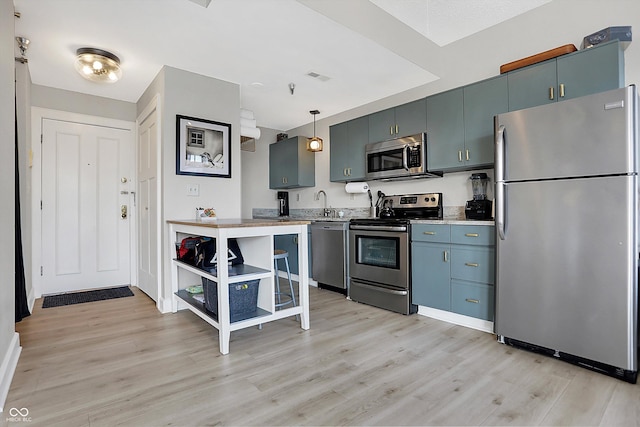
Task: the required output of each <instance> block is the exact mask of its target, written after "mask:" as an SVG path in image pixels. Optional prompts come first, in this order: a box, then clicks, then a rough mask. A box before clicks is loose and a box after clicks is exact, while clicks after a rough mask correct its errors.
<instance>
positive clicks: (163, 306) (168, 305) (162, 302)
mask: <svg viewBox="0 0 640 427" xmlns="http://www.w3.org/2000/svg"><path fill="white" fill-rule="evenodd" d="M160 108H161V102H160V95H159V94H156V95H155V96H154V97H153V99H151V101H149V104H147V105H146V106H145V107H144V109H143V110H142V112H141V113H140V115H139V116H138V118H137V119H136V144H135V145H136V156H138V155H139V146H138V145H139V143H140V141H139V136H140V135H139V131H138V130H139V129H140V125H141V124H142V123H143V122H144V121H145V120H146V119H147V118H148V117H149V115H151V114H154V111H155V115H156V123H157V128H158V133H157V141H156V143H157V144H158V145H157V147H158V150H157V153H158V155H157V159H156V160H157V162H156V173H157V175H156V178H157V187H156V200H157V206H155V210H156V224H157V226H156V233H157V236H158V246H157V247H156V248H155V249H156V265H157V266H158V270H157V272H156V277H157V278H158V290H157V295H158V297H157V301H156V307H157V308H158V310H159V311H160V312H162V313H168V312H170V311H171V309H172V300H173V297H172V295H169V297H168V298H165V295H164V293H163V292H162V283H163V268H162V266H163V262H162V248H163V245H164V242H165V239H164V235H163V233H162V230H163V227H162V183H163V180H162V157H163V156H162V112H161V110H160ZM138 160H139V159H138V158H137V157H136V163H135V169H136V177H137V176H138ZM137 184H138V180H137V179H136V194H140V188H138V186H137ZM139 220H140V217H139V216H137V217H136V235H135V238H136V239H138V234H137V230H138V221H139ZM136 241H137V240H136ZM136 246H139V245H136ZM135 275H136V277H137V275H138V257H137V253H136V259H135Z"/></svg>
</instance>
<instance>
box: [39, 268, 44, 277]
mask: <svg viewBox="0 0 640 427" xmlns="http://www.w3.org/2000/svg"><path fill="white" fill-rule="evenodd" d="M40 275H41V276H44V269H43V268H42V266H40Z"/></svg>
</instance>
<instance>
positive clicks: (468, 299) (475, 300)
mask: <svg viewBox="0 0 640 427" xmlns="http://www.w3.org/2000/svg"><path fill="white" fill-rule="evenodd" d="M465 301H466V302H472V303H474V304H480V300H477V299H473V298H465Z"/></svg>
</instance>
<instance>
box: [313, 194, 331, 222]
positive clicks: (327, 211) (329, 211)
mask: <svg viewBox="0 0 640 427" xmlns="http://www.w3.org/2000/svg"><path fill="white" fill-rule="evenodd" d="M320 193H322V194H323V195H324V205H323V209H322V215H323V216H329V214H330V213H331V209H327V193H325V192H324V190H320V191H318V192H317V193H316V200H320Z"/></svg>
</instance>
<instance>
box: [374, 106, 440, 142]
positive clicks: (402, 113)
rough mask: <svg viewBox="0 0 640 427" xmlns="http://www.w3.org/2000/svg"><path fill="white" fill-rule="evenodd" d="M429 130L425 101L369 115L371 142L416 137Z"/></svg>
mask: <svg viewBox="0 0 640 427" xmlns="http://www.w3.org/2000/svg"><path fill="white" fill-rule="evenodd" d="M426 129H427V108H426V103H425V99H424V98H423V99H418V100H417V101H412V102H408V103H406V104H402V105H398V106H397V107H393V108H388V109H386V110H382V111H378V112H377V113H372V114H369V142H380V141H386V140H388V139H392V138H400V137H403V136H408V135H415V134H418V133H421V132H424V131H425V130H426Z"/></svg>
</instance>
